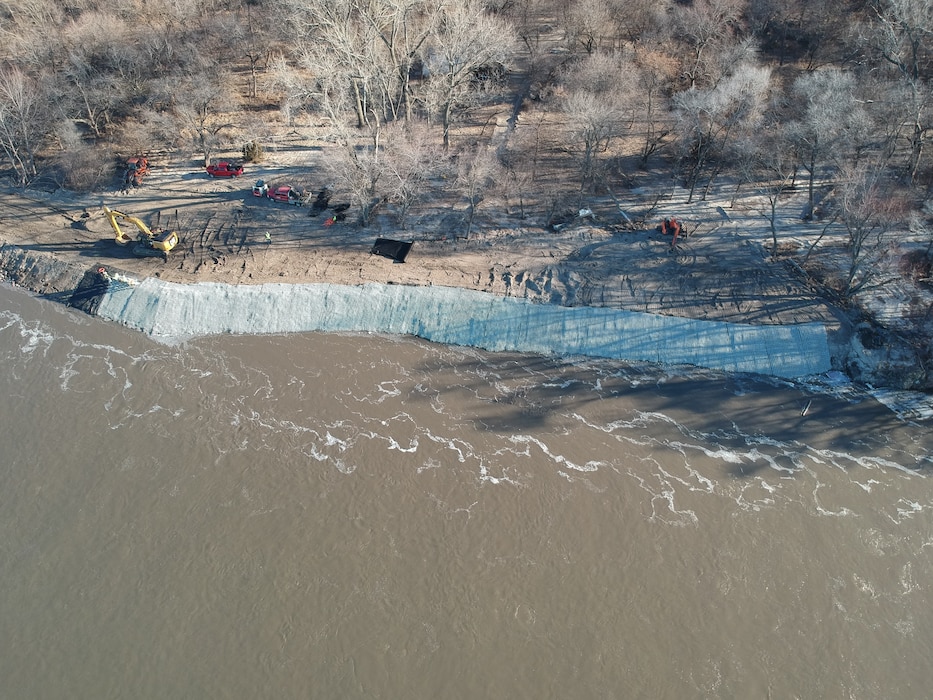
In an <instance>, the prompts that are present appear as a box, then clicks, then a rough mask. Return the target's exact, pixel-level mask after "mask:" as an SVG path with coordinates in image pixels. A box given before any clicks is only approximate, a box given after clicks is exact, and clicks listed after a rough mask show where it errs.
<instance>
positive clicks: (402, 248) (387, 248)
mask: <svg viewBox="0 0 933 700" xmlns="http://www.w3.org/2000/svg"><path fill="white" fill-rule="evenodd" d="M413 243H414V241H394V240H392V239H391V238H377V239H376V242H375V243H374V244H373V247H372V248H371V249H370V251H369V253H370V255H381V256H383V257H385V258H392V259H393V260H394V261H395V262H397V263H403V262H405V257H406V256H407V255H408V251H410V250H411V246H412V244H413Z"/></svg>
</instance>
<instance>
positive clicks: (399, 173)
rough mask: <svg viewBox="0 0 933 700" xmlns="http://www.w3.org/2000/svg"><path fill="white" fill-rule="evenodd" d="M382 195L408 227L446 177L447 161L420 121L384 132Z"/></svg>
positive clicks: (393, 127)
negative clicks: (419, 205)
mask: <svg viewBox="0 0 933 700" xmlns="http://www.w3.org/2000/svg"><path fill="white" fill-rule="evenodd" d="M383 144H384V145H383V148H382V153H381V154H380V155H381V158H382V168H381V171H382V173H383V176H382V180H381V187H382V196H383V198H384V199H385V200H387V201H388V202H390V203H391V204H393V205H394V207H395V212H396V217H397V220H398V223H399V225H400V226H401V227H402V228H405V226H406V225H407V219H408V213H409V211H410V210H411V208H412V207H413V206H414V205H415V204H417V202H418V201H419V200H421V199H423V198H424V197H425V196H427V194H428V193H429V192H430V191H431V190H432V189H433V187H434V186H435V185H434V181H435V180H436V179H439V178H440V177H441V176H442V175H444V174H446V172H447V170H448V158H447V156H446V154H444V153H443V152H442V150H441V148H440V146H439V144H438V143H437V140H436V137H435V138H432V136H431V130H430V128H429V126H428V125H427V124H426V123H424V122H421V121H418V120H412V121H409V122H394V123H392V124H389V125H387V126H386V128H385V129H384V130H383Z"/></svg>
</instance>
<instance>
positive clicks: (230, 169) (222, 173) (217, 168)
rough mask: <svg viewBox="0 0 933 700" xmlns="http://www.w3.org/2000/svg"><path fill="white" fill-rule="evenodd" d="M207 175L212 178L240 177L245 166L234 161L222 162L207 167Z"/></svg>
mask: <svg viewBox="0 0 933 700" xmlns="http://www.w3.org/2000/svg"><path fill="white" fill-rule="evenodd" d="M207 174H208V175H210V176H211V177H240V175H242V174H243V165H242V163H236V162H234V161H232V160H220V161H217V162H216V163H211V164H210V165H208V166H207Z"/></svg>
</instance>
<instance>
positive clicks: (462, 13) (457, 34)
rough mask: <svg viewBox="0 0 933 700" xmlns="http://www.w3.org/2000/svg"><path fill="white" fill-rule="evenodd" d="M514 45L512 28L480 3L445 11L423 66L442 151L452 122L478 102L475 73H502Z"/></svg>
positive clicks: (468, 1) (469, 2)
mask: <svg viewBox="0 0 933 700" xmlns="http://www.w3.org/2000/svg"><path fill="white" fill-rule="evenodd" d="M515 44H516V40H515V35H514V32H513V30H512V27H511V25H510V24H509V23H508V22H507V21H505V20H503V19H501V18H500V17H498V16H495V15H490V14H488V13H487V12H486V11H485V9H484V7H483V3H482V2H480V0H463V2H457V3H451V4H448V5H446V6H445V7H444V9H443V10H442V13H441V16H440V21H439V22H438V24H437V28H436V30H435V31H434V33H433V35H432V38H431V44H430V46H429V48H428V50H427V57H428V59H427V68H428V71H429V84H428V89H429V95H430V104H431V106H433V108H434V111H435V112H436V113H438V114H439V115H440V119H441V125H442V127H443V132H444V147H445V148H448V147H449V146H450V129H451V127H452V126H453V123H454V120H455V119H456V118H457V117H458V116H459V115H461V114H463V113H466V112H468V111H469V109H470V107H471V106H472V105H473V104H475V102H476V99H477V87H478V85H477V77H478V75H477V74H478V72H479V71H482V70H484V69H485V70H492V71H497V70H503V71H504V70H505V69H506V68H507V66H508V63H509V61H510V59H511V56H512V54H513V51H514V47H515Z"/></svg>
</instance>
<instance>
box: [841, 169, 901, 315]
mask: <svg viewBox="0 0 933 700" xmlns="http://www.w3.org/2000/svg"><path fill="white" fill-rule="evenodd" d="M837 191H838V193H839V195H838V206H839V218H840V220H841V221H842V223H843V224H844V225H845V227H846V231H847V232H848V234H849V239H848V246H847V253H848V261H849V262H848V270H847V271H846V277H845V279H844V280H843V284H842V289H841V293H842V296H843V298H845V299H851V298H852V297H853V296H855V295H856V294H858V293H860V292H865V291H869V290H871V289H877V288H879V287H882V286H885V285H887V284H890V283H891V282H892V281H894V280H895V279H897V278H898V277H899V275H897V274H896V272H894V271H889V269H888V265H887V264H886V263H887V262H888V260H889V258H890V257H891V252H892V247H893V241H892V240H891V229H892V228H893V227H894V226H895V225H896V224H898V223H900V222H901V221H902V220H903V218H904V216H905V214H906V204H905V201H904V199H903V198H901V197H899V196H897V195H896V194H895V193H894V192H893V191H892V188H891V187H890V186H888V185H886V184H885V183H884V181H883V179H882V175H881V172H880V170H879V169H877V168H874V167H871V166H867V167H860V168H858V169H857V170H855V171H854V172H852V173H850V174H848V176H846V177H844V178H843V179H842V182H841V183H840V185H839V186H838V188H837Z"/></svg>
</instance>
